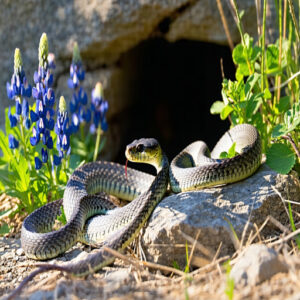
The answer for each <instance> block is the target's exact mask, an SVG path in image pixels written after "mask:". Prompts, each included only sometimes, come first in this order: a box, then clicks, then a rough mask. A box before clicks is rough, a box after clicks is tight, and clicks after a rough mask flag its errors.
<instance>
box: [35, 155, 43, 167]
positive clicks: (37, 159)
mask: <svg viewBox="0 0 300 300" xmlns="http://www.w3.org/2000/svg"><path fill="white" fill-rule="evenodd" d="M34 163H35V168H36V170H39V169H40V168H41V167H42V165H43V163H42V161H41V160H40V159H39V158H38V157H37V156H36V157H35V158H34Z"/></svg>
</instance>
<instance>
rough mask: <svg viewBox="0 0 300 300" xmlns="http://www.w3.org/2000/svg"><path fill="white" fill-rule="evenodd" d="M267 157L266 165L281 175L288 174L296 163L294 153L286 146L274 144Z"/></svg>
mask: <svg viewBox="0 0 300 300" xmlns="http://www.w3.org/2000/svg"><path fill="white" fill-rule="evenodd" d="M266 156H267V161H266V164H267V165H268V166H269V167H270V168H271V169H273V170H275V171H276V172H278V173H280V174H287V173H288V172H289V171H290V170H291V169H292V168H293V166H294V164H295V162H296V157H295V154H294V152H293V151H292V150H291V149H290V148H289V147H288V146H287V145H285V144H279V143H276V144H272V145H271V146H270V147H269V148H268V150H267V153H266Z"/></svg>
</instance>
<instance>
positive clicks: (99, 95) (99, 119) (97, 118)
mask: <svg viewBox="0 0 300 300" xmlns="http://www.w3.org/2000/svg"><path fill="white" fill-rule="evenodd" d="M91 108H92V124H91V127H90V132H91V133H94V132H96V130H97V128H98V127H99V126H101V129H102V130H103V131H106V130H107V129H108V125H107V121H106V112H107V110H108V102H107V101H106V100H104V98H103V89H102V84H101V83H100V82H98V83H97V84H96V86H95V88H94V89H93V91H92V103H91Z"/></svg>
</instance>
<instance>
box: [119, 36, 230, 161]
mask: <svg viewBox="0 0 300 300" xmlns="http://www.w3.org/2000/svg"><path fill="white" fill-rule="evenodd" d="M221 59H222V62H223V70H224V74H225V77H226V78H229V79H233V78H234V74H235V67H234V64H233V62H232V58H231V52H230V49H229V48H228V47H226V46H220V45H215V44H209V43H203V42H195V41H187V40H182V41H178V42H175V43H169V42H167V41H165V40H164V39H150V40H147V41H145V42H143V43H141V44H140V45H138V46H137V47H135V48H134V49H132V50H131V51H129V52H127V53H126V54H125V55H124V56H123V57H122V58H121V61H120V64H121V67H122V65H123V66H124V65H125V66H127V67H126V68H129V70H130V71H129V72H128V74H129V75H128V76H130V78H127V80H128V84H129V85H131V86H130V87H129V90H130V97H131V101H132V105H131V107H130V109H128V110H127V111H126V112H124V114H123V117H122V119H124V120H122V122H121V123H122V124H123V123H124V126H122V131H123V132H122V135H123V136H124V139H123V140H122V144H121V147H120V152H119V154H118V156H117V161H118V162H120V163H124V149H125V147H126V145H127V144H128V143H130V142H131V141H132V140H133V139H136V138H141V137H155V138H156V139H157V140H158V141H159V142H160V144H161V146H162V148H163V149H164V151H165V152H166V154H167V155H168V157H169V159H170V160H171V159H172V158H173V157H174V156H175V155H176V154H177V153H179V152H180V151H181V150H182V149H183V148H184V147H185V146H187V145H188V144H189V143H191V142H193V141H196V140H199V139H200V140H203V141H205V142H206V143H207V144H208V146H209V147H210V149H212V148H213V146H214V145H215V143H216V142H217V141H218V139H219V138H220V137H221V135H222V134H223V133H224V132H225V131H226V130H227V129H228V128H229V123H228V122H227V121H221V120H220V117H219V115H211V114H210V107H211V105H212V103H213V102H214V101H216V100H220V99H221V84H222V74H221V63H220V61H221Z"/></svg>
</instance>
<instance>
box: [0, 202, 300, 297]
mask: <svg viewBox="0 0 300 300" xmlns="http://www.w3.org/2000/svg"><path fill="white" fill-rule="evenodd" d="M8 201H9V202H10V204H11V205H14V204H15V203H14V200H12V199H9V200H7V201H2V202H1V203H2V207H0V210H1V209H3V205H4V204H3V203H4V202H6V204H5V205H6V209H7V208H8V207H9V206H10V204H9V203H8ZM22 219H23V218H21V217H19V216H18V215H16V216H15V218H14V219H12V220H9V219H7V218H6V219H5V218H4V219H2V221H3V220H6V222H9V225H10V226H11V227H13V226H14V227H15V229H14V230H13V231H12V232H11V233H10V234H8V235H6V237H1V238H0V297H1V299H7V296H8V295H9V294H10V293H11V292H13V291H14V290H15V289H16V288H17V287H18V286H19V285H20V283H21V282H22V281H23V280H24V278H25V277H26V276H28V275H29V274H30V273H31V272H33V271H34V270H36V266H35V264H36V263H37V262H36V261H33V260H30V259H28V258H26V256H25V255H24V252H23V251H22V249H21V245H20V233H19V232H20V227H21V225H20V224H21V222H22ZM296 226H297V224H296ZM282 229H283V228H282ZM285 237H286V234H285V233H282V234H281V235H279V236H278V237H275V238H273V239H272V241H270V240H265V241H264V240H260V239H261V238H260V236H259V234H258V236H257V239H256V240H255V241H256V242H261V243H266V244H268V245H269V246H270V245H273V248H275V249H276V250H277V251H278V252H279V253H281V255H282V256H283V259H284V260H285V261H286V263H287V264H288V265H289V272H288V273H278V274H276V275H274V276H273V277H272V278H271V279H270V280H267V281H265V282H262V283H260V284H259V285H256V286H246V287H238V286H234V289H232V290H230V281H229V276H228V275H227V274H226V270H225V267H224V262H225V261H227V260H228V259H230V262H231V266H233V265H234V263H235V261H236V257H237V256H238V254H239V252H240V251H241V249H242V248H243V246H247V242H245V245H241V248H240V249H239V250H238V251H237V252H236V253H235V254H233V255H232V257H218V256H216V257H215V258H214V260H213V261H211V262H206V264H205V265H203V266H202V267H199V268H196V269H194V270H192V269H191V270H190V273H188V274H185V273H184V272H182V271H178V270H176V269H172V268H168V267H166V266H162V265H156V264H152V265H151V264H149V263H147V262H143V261H141V260H140V259H139V258H138V257H136V255H135V254H134V253H133V251H127V253H126V255H124V256H120V257H119V258H117V259H116V261H115V263H114V264H113V265H112V266H110V267H106V268H104V269H103V270H101V271H100V272H98V273H96V274H91V275H89V276H87V277H86V278H83V279H81V278H79V279H78V278H74V277H71V276H70V275H68V274H65V273H62V272H60V271H48V272H45V273H41V274H38V275H37V276H36V277H34V279H33V280H31V281H30V282H29V283H28V284H27V285H26V286H24V288H23V289H22V291H21V292H20V294H19V295H16V296H15V299H31V300H34V299H47V300H48V299H49V300H50V299H170V300H175V299H300V268H299V266H300V255H299V251H298V249H297V247H296V246H295V244H294V243H293V242H292V238H291V239H288V238H285ZM274 241H278V243H277V244H276V243H274ZM270 243H273V244H270ZM195 245H196V243H195ZM82 250H89V249H87V247H84V246H82V245H80V244H78V245H76V246H75V247H73V249H71V250H70V251H68V253H66V254H65V255H64V256H62V257H60V258H58V259H57V260H55V262H56V263H59V262H63V261H67V260H69V259H70V257H72V256H74V255H76V254H78V253H79V252H81V251H82ZM191 256H192V254H191ZM195 260H197V258H196V257H195ZM198 260H199V259H198ZM192 262H193V257H192V259H191V264H192Z"/></svg>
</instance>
